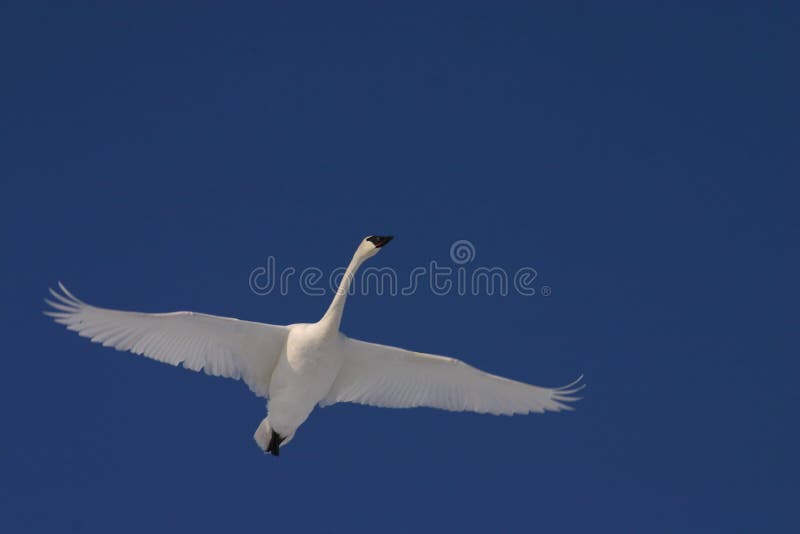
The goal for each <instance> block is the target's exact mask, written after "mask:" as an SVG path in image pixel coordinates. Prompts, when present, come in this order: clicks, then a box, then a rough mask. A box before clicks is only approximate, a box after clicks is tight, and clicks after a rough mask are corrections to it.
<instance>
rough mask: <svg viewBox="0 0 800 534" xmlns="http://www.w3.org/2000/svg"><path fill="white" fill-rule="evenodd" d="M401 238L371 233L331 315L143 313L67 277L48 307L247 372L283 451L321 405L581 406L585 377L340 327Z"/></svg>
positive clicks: (505, 410)
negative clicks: (519, 373) (499, 368)
mask: <svg viewBox="0 0 800 534" xmlns="http://www.w3.org/2000/svg"><path fill="white" fill-rule="evenodd" d="M391 240H392V236H370V237H367V238H365V239H364V240H363V241H362V242H361V244H360V245H359V246H358V248H357V249H356V252H355V254H354V255H353V259H352V260H351V261H350V264H349V265H348V267H347V270H346V271H345V274H344V277H343V278H342V281H341V283H340V285H339V288H338V289H337V291H336V294H335V296H334V297H333V301H332V302H331V304H330V307H329V308H328V310H327V311H326V312H325V315H324V316H323V317H322V319H320V320H319V321H317V322H316V323H300V324H292V325H288V326H276V325H271V324H265V323H257V322H250V321H240V320H238V319H230V318H227V317H217V316H214V315H206V314H203V313H194V312H185V311H183V312H174V313H138V312H126V311H118V310H109V309H104V308H97V307H94V306H91V305H89V304H86V303H85V302H83V301H81V300H79V299H78V298H77V297H75V296H74V295H73V294H72V293H70V292H69V291H68V290H67V288H66V287H64V285H63V284H61V283H60V282H59V287H60V289H61V292H60V293H59V292H57V291H53V290H52V289H51V290H50V292H51V293H52V295H53V297H54V298H55V300H47V299H45V300H46V302H47V303H48V304H49V305H50V306H51V307H52V308H53V309H52V310H49V311H46V312H45V313H46V314H47V315H50V316H52V317H53V318H54V319H55V320H56V322H58V323H61V324H63V325H66V327H67V328H68V329H69V330H74V331H75V332H77V333H78V334H80V335H81V336H84V337H88V338H90V339H91V340H92V341H94V342H96V343H102V344H103V346H105V347H114V348H115V349H118V350H126V351H130V352H133V353H134V354H141V355H144V356H147V357H148V358H152V359H154V360H158V361H161V362H165V363H170V364H172V365H179V364H181V363H182V364H183V366H184V367H186V368H188V369H192V370H194V371H200V370H201V369H203V370H204V371H205V372H206V373H207V374H210V375H215V376H225V377H230V378H237V379H238V378H241V379H242V380H244V382H245V383H246V384H247V385H248V386H249V387H250V389H251V390H252V391H253V393H255V394H256V395H258V396H260V397H264V398H267V399H269V401H268V403H267V414H268V415H267V417H265V418H264V420H263V421H262V422H261V424H260V425H259V426H258V429H257V430H256V432H255V435H254V436H253V437H254V438H255V440H256V442H257V443H258V445H259V446H260V447H261V449H262V450H264V451H265V452H270V453H272V454H273V455H275V456H277V455H278V454H279V452H280V447H281V445H286V444H287V443H288V442H289V441H290V440H291V439H292V438H293V437H294V434H295V432H296V431H297V429H298V427H300V425H302V424H303V422H305V420H306V419H307V418H308V416H309V414H311V411H312V410H313V409H314V407H315V406H316V405H318V404H319V405H320V406H328V405H331V404H335V403H337V402H355V403H360V404H368V405H371V406H380V407H385V408H413V407H417V406H427V407H431V408H441V409H443V410H452V411H464V410H468V411H472V412H478V413H489V414H495V415H500V414H502V415H513V414H527V413H530V412H538V413H541V412H544V411H559V410H563V409H571V408H570V407H569V406H568V405H567V404H566V403H568V402H570V401H574V400H577V398H576V397H574V396H572V395H573V394H574V393H575V392H577V391H579V390H580V389H582V388H583V387H584V386H583V385H578V382H579V381H580V378H579V379H578V380H576V381H575V382H573V383H572V384H569V385H567V386H564V387H560V388H545V387H539V386H532V385H529V384H524V383H522V382H516V381H514V380H509V379H507V378H502V377H499V376H496V375H492V374H489V373H485V372H483V371H480V370H479V369H476V368H474V367H471V366H469V365H467V364H466V363H464V362H462V361H460V360H456V359H453V358H447V357H444V356H435V355H433V354H423V353H420V352H413V351H410V350H404V349H400V348H397V347H389V346H385V345H377V344H374V343H368V342H366V341H358V340H356V339H351V338H349V337H347V336H345V335H344V334H342V333H341V332H339V324H340V323H341V320H342V312H343V311H344V304H345V300H346V299H347V294H348V291H349V289H350V284H351V282H352V281H353V277H354V275H355V273H356V271H357V270H358V268H359V266H360V265H361V264H362V263H363V262H364V261H365V260H367V259H368V258H371V257H372V256H374V255H375V254H377V253H378V251H380V249H381V248H382V247H383V246H384V245H386V244H387V243H388V242H389V241H391Z"/></svg>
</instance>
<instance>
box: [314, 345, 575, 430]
mask: <svg viewBox="0 0 800 534" xmlns="http://www.w3.org/2000/svg"><path fill="white" fill-rule="evenodd" d="M344 350H345V354H344V363H343V364H342V368H341V370H340V371H339V375H338V377H337V378H336V380H335V381H334V383H333V386H332V387H331V390H330V392H329V393H328V396H327V397H326V398H325V399H323V400H322V402H320V404H321V405H322V406H327V405H330V404H334V403H337V402H355V403H360V404H368V405H371V406H379V407H385V408H413V407H418V406H427V407H430V408H441V409H444V410H451V411H457V412H458V411H471V412H477V413H490V414H495V415H513V414H526V413H530V412H536V413H543V412H545V411H560V410H571V409H572V407H570V406H569V405H568V404H566V403H569V402H573V401H576V400H578V398H577V397H573V396H572V394H574V393H576V392H578V391H580V390H581V389H583V388H584V387H585V386H584V385H579V383H580V381H581V379H582V378H583V376H581V377H579V378H578V379H577V380H575V381H574V382H572V383H570V384H567V385H566V386H562V387H560V388H544V387H539V386H532V385H529V384H524V383H522V382H517V381H514V380H509V379H507V378H503V377H500V376H496V375H492V374H489V373H485V372H483V371H481V370H479V369H476V368H474V367H472V366H470V365H467V364H466V363H464V362H462V361H460V360H456V359H453V358H447V357H444V356H435V355H432V354H422V353H419V352H412V351H408V350H404V349H399V348H396V347H389V346H386V345H377V344H374V343H366V342H364V341H358V340H355V339H350V338H346V339H345V341H344Z"/></svg>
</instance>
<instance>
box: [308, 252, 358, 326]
mask: <svg viewBox="0 0 800 534" xmlns="http://www.w3.org/2000/svg"><path fill="white" fill-rule="evenodd" d="M363 261H364V258H362V257H361V256H360V255H358V254H356V255H354V256H353V259H352V260H350V265H348V266H347V270H346V271H345V272H344V276H343V277H342V281H341V282H340V283H339V288H338V289H337V290H336V295H334V296H333V301H331V305H330V306H329V307H328V311H326V312H325V315H323V316H322V319H320V321H319V323H320V325H322V326H323V328H324V329H325V331H326V332H331V333H332V332H338V331H339V325H340V324H341V323H342V313H343V312H344V303H345V301H346V300H347V294H348V293H349V292H350V285H351V284H352V282H353V278H355V276H356V271H358V268H359V267H360V266H361V264H362V263H363Z"/></svg>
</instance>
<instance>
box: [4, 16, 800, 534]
mask: <svg viewBox="0 0 800 534" xmlns="http://www.w3.org/2000/svg"><path fill="white" fill-rule="evenodd" d="M114 4H115V5H114V7H97V6H94V7H89V4H86V5H85V6H83V7H77V6H76V5H72V6H66V5H64V4H63V3H52V4H50V5H48V4H43V3H36V2H19V3H16V4H5V5H4V7H3V8H2V13H0V54H2V84H1V85H0V92H1V93H2V100H1V101H0V102H1V105H2V110H1V114H0V116H1V117H2V119H1V120H2V124H0V136H1V138H0V146H2V156H1V157H0V177H1V178H2V181H3V194H2V199H3V202H2V211H1V212H2V258H3V261H2V267H0V269H2V280H3V284H2V300H3V302H4V306H3V312H2V313H3V316H2V324H3V337H4V341H5V343H4V348H3V367H2V373H0V406H2V435H1V436H2V439H0V462H1V464H0V469H1V471H0V473H2V476H0V491H2V495H0V507H2V511H1V512H2V513H0V518H1V519H0V521H2V526H1V527H0V529H1V530H2V531H3V532H70V531H74V532H120V533H122V532H221V531H225V532H262V531H263V532H282V531H287V530H289V529H292V531H308V532H353V531H359V532H375V531H384V532H415V531H423V532H424V531H444V532H459V531H460V532H496V531H518V532H519V531H526V532H530V531H533V530H536V531H540V532H560V533H561V532H578V531H580V532H599V531H608V532H694V531H697V532H756V531H760V532H766V531H780V532H788V531H791V530H793V529H794V528H797V520H796V516H795V514H794V510H793V509H792V508H793V507H794V506H796V504H797V501H798V497H799V492H798V489H797V484H798V481H797V476H798V461H797V458H796V451H797V448H798V431H797V412H796V409H797V407H798V403H797V401H798V393H797V381H798V374H799V373H800V363H798V357H799V356H800V354H799V353H798V352H799V351H798V314H797V311H796V307H797V301H798V297H799V296H800V294H799V293H800V292H799V291H798V289H799V288H798V281H797V273H798V270H799V268H800V262H799V261H798V259H799V256H800V255H799V254H798V229H799V228H798V217H797V193H798V186H797V183H796V180H797V177H798V171H800V163H799V158H798V146H799V144H798V142H799V141H800V136H799V135H798V124H799V123H800V112H799V107H798V94H800V83H799V82H800V79H799V78H798V68H797V54H798V52H800V39H798V33H797V29H798V27H799V23H800V17H798V9H797V8H796V6H791V7H789V6H788V5H787V6H781V5H780V4H779V3H770V4H769V5H758V4H757V3H741V4H739V3H732V2H725V3H693V4H695V5H690V4H688V3H687V4H686V5H683V6H680V7H678V6H675V5H673V6H671V7H667V6H658V5H655V4H656V3H653V4H650V3H635V4H616V5H615V6H614V7H604V8H599V7H598V6H596V5H592V4H583V3H570V4H566V3H558V5H557V4H556V3H521V2H520V3H512V2H504V3H502V4H499V5H490V4H489V3H488V2H485V3H464V2H458V3H446V2H437V3H435V5H426V4H429V3H418V4H417V3H415V4H411V3H406V2H403V3H402V5H400V4H401V3H399V2H398V3H394V4H389V3H383V4H378V3H374V2H365V3H355V2H348V3H340V4H345V5H336V6H334V5H332V4H321V3H320V4H306V3H294V4H293V5H292V6H289V5H287V4H288V3H283V4H280V5H278V4H275V5H268V4H266V3H263V2H252V3H237V5H236V6H225V7H222V6H216V7H210V5H209V4H205V5H200V4H198V3H195V5H193V6H192V7H188V6H182V7H178V6H176V5H174V3H164V2H158V3H155V2H154V3H152V4H150V5H149V6H147V7H141V6H138V7H133V6H127V7H126V6H124V5H123V4H122V3H120V2H115V3H114ZM371 233H394V234H396V235H397V236H398V238H397V239H396V241H395V242H393V243H392V244H391V245H390V246H389V247H387V248H386V249H385V251H384V252H383V253H381V255H379V256H378V257H377V258H375V259H374V260H372V262H371V263H370V265H374V266H393V267H396V268H397V269H398V270H399V271H400V272H404V273H407V272H409V271H410V270H411V269H412V268H413V267H414V266H416V265H425V264H426V263H427V262H429V261H430V260H431V259H437V260H439V261H442V262H446V261H447V257H448V247H449V246H450V244H451V243H452V242H453V241H454V240H456V239H469V240H470V241H472V242H473V243H474V244H475V246H476V249H477V258H476V261H475V264H476V265H477V264H481V265H498V266H504V267H508V268H516V267H519V266H524V265H531V266H533V267H535V268H536V269H537V270H538V271H539V276H540V278H539V280H540V281H541V282H542V283H547V284H549V285H550V286H552V288H553V293H552V295H551V296H550V297H546V298H545V297H542V296H541V295H537V296H535V297H530V298H525V297H521V296H518V295H516V296H515V295H510V296H508V297H505V298H503V297H498V296H494V297H488V296H483V297H459V296H457V295H449V296H445V297H436V296H434V295H432V294H431V293H430V292H429V291H420V292H418V293H416V294H414V295H412V296H407V297H394V298H392V297H386V296H384V297H379V296H375V295H370V296H356V297H353V298H352V299H351V300H350V301H349V303H348V306H347V310H346V314H345V319H344V323H343V329H344V331H345V332H347V333H348V334H349V335H351V336H354V337H358V338H362V339H368V340H372V341H379V342H383V343H387V344H394V345H401V346H405V347H408V348H414V349H418V350H424V351H428V352H435V353H442V354H448V355H453V356H457V357H461V358H463V359H465V360H467V361H469V362H470V363H473V364H475V365H478V366H480V367H482V368H485V369H487V370H490V371H493V372H497V373H500V374H504V375H507V376H511V377H514V378H517V379H520V380H524V381H529V382H532V383H537V384H544V385H558V384H561V383H564V382H566V381H569V380H570V379H572V378H573V377H575V376H576V375H577V374H578V373H579V372H583V373H585V374H586V381H587V383H588V384H589V388H588V389H587V390H586V397H585V399H584V400H583V401H582V402H581V403H580V404H579V406H578V410H577V411H576V412H574V413H568V414H548V415H546V416H529V417H514V418H505V417H488V416H478V415H471V414H452V413H446V412H438V411H433V410H409V411H389V410H378V409H374V408H367V407H361V406H337V407H334V408H328V409H325V410H320V411H317V412H315V413H314V414H313V415H312V417H311V418H310V419H309V421H308V422H307V423H306V425H305V426H303V427H302V428H301V429H300V432H299V433H298V435H297V437H296V439H295V441H294V442H293V443H292V444H291V445H290V446H289V447H288V448H287V449H286V450H285V451H284V454H283V455H282V456H281V457H280V458H279V459H277V460H276V459H275V458H271V457H265V456H264V455H263V454H262V453H261V452H260V451H259V450H258V448H257V447H256V446H255V444H254V443H253V441H252V439H251V434H252V432H253V431H254V429H255V427H256V425H257V424H258V422H259V421H260V420H261V418H262V417H263V414H264V406H263V402H262V401H261V400H259V399H256V398H254V397H253V396H251V394H250V393H249V391H248V390H247V388H246V387H244V385H242V384H240V383H236V382H233V381H226V380H221V379H214V378H210V377H207V376H205V375H197V374H194V373H191V372H188V371H185V370H183V369H175V368H171V367H168V366H164V365H161V364H158V363H156V362H152V361H149V360H146V359H142V358H137V357H134V356H132V355H128V354H123V353H118V352H115V351H112V350H110V349H103V348H101V347H99V346H97V345H92V344H90V343H88V342H87V341H86V340H84V339H81V338H79V337H77V336H75V335H74V334H71V333H68V332H66V331H65V330H64V329H63V328H61V327H59V326H57V325H55V324H53V323H52V322H50V321H49V320H48V319H47V318H45V317H44V316H42V315H41V310H42V309H43V304H42V302H41V298H42V297H43V296H44V295H45V291H46V288H47V286H50V285H54V284H55V282H56V281H57V280H59V279H61V280H64V281H65V282H66V283H67V285H68V287H70V288H71V289H73V290H74V291H75V292H76V293H77V294H78V295H79V296H80V297H82V298H84V299H85V300H87V301H89V302H91V303H95V304H98V305H103V306H110V307H119V308H123V309H136V310H143V311H170V310H176V309H193V310H198V311H205V312H208V313H215V314H220V315H229V316H236V317H240V318H245V319H252V320H261V321H265V322H273V323H290V322H297V321H310V320H316V319H317V318H318V317H319V316H320V315H321V313H322V312H323V311H324V309H325V307H326V306H327V303H328V298H327V297H325V298H321V297H317V298H314V297H308V296H304V295H303V294H302V293H300V292H299V291H297V290H295V291H293V292H292V293H291V294H290V295H288V296H280V295H270V296H266V297H259V296H256V295H254V294H253V293H251V292H250V290H249V289H248V283H247V277H248V274H249V272H250V270H251V269H253V268H254V267H256V266H259V265H263V264H264V262H265V258H266V257H267V256H268V255H274V256H276V257H277V258H278V262H279V264H281V265H294V266H298V267H304V266H308V265H315V266H318V267H320V268H322V269H324V270H326V271H329V270H330V269H332V268H334V267H336V266H339V265H342V264H345V263H346V262H347V261H348V260H349V257H350V255H351V254H352V251H353V249H354V247H355V245H356V244H357V243H358V241H359V239H361V238H362V237H363V236H364V235H367V234H371ZM792 524H793V525H794V526H792Z"/></svg>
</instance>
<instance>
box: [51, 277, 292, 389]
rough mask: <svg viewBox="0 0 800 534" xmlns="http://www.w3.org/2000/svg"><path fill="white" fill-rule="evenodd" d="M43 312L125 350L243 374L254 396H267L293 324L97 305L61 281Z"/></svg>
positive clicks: (106, 344) (218, 372)
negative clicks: (126, 309)
mask: <svg viewBox="0 0 800 534" xmlns="http://www.w3.org/2000/svg"><path fill="white" fill-rule="evenodd" d="M58 285H59V287H60V288H61V291H62V292H61V293H59V292H56V291H53V290H52V289H51V290H50V293H52V295H53V297H55V299H56V300H48V299H45V301H46V302H47V303H48V304H49V305H50V306H51V307H52V308H53V309H52V310H48V311H46V312H45V314H47V315H49V316H51V317H53V318H54V319H55V321H56V322H58V323H61V324H63V325H65V326H66V327H67V328H68V329H69V330H74V331H75V332H77V333H78V334H80V335H81V336H83V337H88V338H89V339H91V340H92V341H94V342H95V343H102V344H103V346H104V347H114V348H115V349H117V350H127V351H130V352H133V353H134V354H141V355H143V356H147V357H148V358H152V359H154V360H158V361H160V362H165V363H169V364H172V365H179V364H183V366H184V367H186V368H187V369H191V370H193V371H200V370H201V369H202V370H204V371H205V372H206V373H207V374H209V375H214V376H225V377H228V378H235V379H239V378H241V379H242V380H244V382H245V383H246V384H247V385H248V386H249V387H250V389H251V390H252V391H253V393H255V394H256V395H260V396H262V397H267V396H268V395H269V381H270V377H271V376H272V370H273V369H274V368H275V364H276V363H277V361H278V357H279V356H280V354H281V351H282V350H283V347H284V345H285V343H286V338H287V336H288V333H289V329H288V328H287V327H285V326H275V325H271V324H265V323H255V322H250V321H240V320H238V319H229V318H227V317H217V316H214V315H206V314H203V313H193V312H174V313H139V312H126V311H119V310H109V309H105V308H96V307H94V306H90V305H89V304H86V303H85V302H83V301H81V300H79V299H78V298H77V297H75V296H74V295H73V294H72V293H70V292H69V291H68V290H67V288H65V287H64V286H63V284H61V282H59V284H58Z"/></svg>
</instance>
